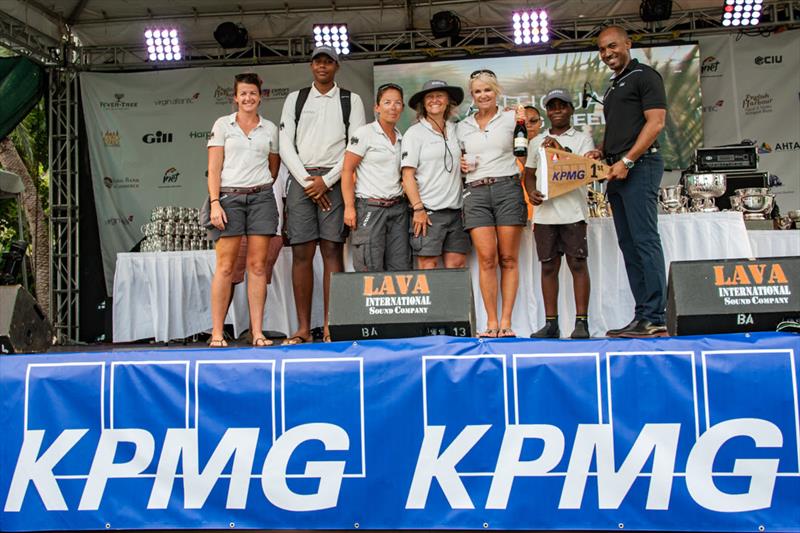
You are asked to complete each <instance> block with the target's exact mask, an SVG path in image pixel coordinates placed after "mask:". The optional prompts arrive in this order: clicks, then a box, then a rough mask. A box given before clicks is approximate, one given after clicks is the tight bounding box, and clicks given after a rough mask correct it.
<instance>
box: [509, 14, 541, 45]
mask: <svg viewBox="0 0 800 533" xmlns="http://www.w3.org/2000/svg"><path fill="white" fill-rule="evenodd" d="M511 27H512V31H513V35H514V44H516V45H517V46H520V45H530V44H540V43H546V42H548V41H549V40H550V28H549V19H548V17H547V12H546V11H545V10H544V9H525V10H520V11H514V12H512V13H511Z"/></svg>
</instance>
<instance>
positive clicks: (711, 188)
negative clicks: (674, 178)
mask: <svg viewBox="0 0 800 533" xmlns="http://www.w3.org/2000/svg"><path fill="white" fill-rule="evenodd" d="M684 185H685V187H686V194H684ZM684 185H673V186H671V187H662V188H661V189H660V190H659V204H660V205H661V209H663V211H664V213H667V214H674V213H711V212H716V211H719V208H718V207H717V206H716V205H715V203H714V198H719V197H720V196H722V195H723V194H725V190H726V187H727V179H726V177H725V174H718V173H707V174H687V175H686V176H684ZM728 199H729V200H730V204H731V211H740V212H742V213H743V214H744V219H745V220H766V219H767V218H769V215H770V213H771V212H772V208H773V205H774V201H775V195H774V194H771V193H770V190H769V188H767V187H748V188H745V189H736V194H735V195H733V196H729V197H728ZM687 204H689V205H687Z"/></svg>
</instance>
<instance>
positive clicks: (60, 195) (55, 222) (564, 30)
mask: <svg viewBox="0 0 800 533" xmlns="http://www.w3.org/2000/svg"><path fill="white" fill-rule="evenodd" d="M762 21H763V22H762V23H761V24H759V25H758V27H757V28H752V29H749V30H748V33H753V34H757V33H759V32H768V31H774V30H778V29H794V28H798V27H800V0H779V1H778V0H773V1H767V2H765V5H764V15H763V16H762ZM609 24H616V25H619V26H622V27H624V28H626V29H627V30H628V31H629V32H630V33H631V34H632V35H634V39H635V40H637V41H643V42H649V43H653V42H656V43H657V42H659V41H664V42H667V41H676V40H682V39H684V40H688V39H693V38H696V37H698V36H702V35H709V34H720V33H731V29H730V28H725V27H723V26H721V24H720V9H719V8H718V7H716V8H707V9H693V10H691V9H690V10H685V11H675V12H673V17H672V18H671V19H670V20H669V21H664V22H663V23H662V24H663V25H662V26H656V25H655V24H653V23H644V22H642V21H641V19H640V18H639V16H638V15H634V14H630V15H626V16H617V17H611V18H596V19H577V20H573V21H569V22H565V21H562V22H559V21H553V26H552V28H551V36H552V37H551V39H552V40H551V43H550V46H549V47H537V48H534V47H530V48H521V47H516V46H514V44H513V41H512V38H511V28H510V26H508V27H465V28H463V29H462V32H461V36H460V37H458V38H445V39H439V38H435V37H434V36H433V34H432V32H431V31H430V30H428V29H425V30H407V31H401V32H382V33H373V34H359V35H354V36H352V38H351V49H352V52H351V54H350V56H349V57H350V59H377V60H413V59H430V58H440V57H455V56H464V55H467V56H480V55H499V54H504V53H505V54H508V53H513V52H518V53H532V52H536V51H542V52H552V51H553V50H570V49H579V48H586V47H590V46H593V45H594V40H595V39H596V37H597V35H598V34H599V32H600V30H601V29H602V28H603V27H604V26H606V25H609ZM0 44H2V45H4V46H6V47H8V48H10V49H12V50H15V51H17V52H19V53H21V54H23V55H26V56H28V57H30V58H31V59H34V60H36V61H38V62H40V63H42V64H43V65H45V66H46V67H48V70H49V72H50V88H49V92H48V106H47V107H48V114H49V119H50V120H49V147H50V171H51V184H50V202H51V219H50V232H51V239H52V241H53V243H52V248H51V249H52V265H53V266H52V270H51V271H52V274H51V276H52V279H51V309H52V317H51V318H52V320H53V324H54V326H55V328H56V332H57V334H58V338H59V341H60V342H62V343H69V342H71V341H75V340H77V339H78V338H79V316H80V315H79V313H80V305H79V287H78V273H79V264H80V263H79V254H78V250H79V247H78V245H79V239H80V235H79V231H78V216H79V214H80V204H79V197H78V196H79V195H78V184H79V179H80V176H79V171H78V159H79V158H78V120H79V117H78V97H79V92H78V76H77V73H78V72H79V71H112V72H122V71H130V70H149V69H165V68H185V67H200V66H225V65H241V64H248V65H252V64H277V63H293V62H306V61H308V60H309V56H310V53H311V51H312V49H313V43H312V42H311V39H310V37H309V36H307V35H303V36H293V37H281V38H272V39H256V40H253V41H252V42H251V44H250V45H249V46H248V47H247V48H245V49H238V50H233V51H224V50H222V49H220V48H219V46H218V45H217V44H216V43H215V42H213V41H205V42H189V43H187V44H186V53H185V56H186V57H187V59H186V60H185V61H181V62H177V63H174V64H172V65H169V66H167V65H165V64H164V63H151V62H147V61H146V60H145V57H146V54H145V49H144V46H143V45H141V44H135V45H134V44H132V45H128V46H79V45H78V43H77V42H76V40H75V39H74V37H73V36H71V35H69V34H67V35H65V36H64V37H63V38H62V41H61V42H55V41H54V40H53V39H52V38H51V37H49V36H47V35H45V34H42V33H40V32H37V31H36V30H34V29H32V28H29V27H28V26H27V25H25V24H23V23H21V22H20V21H18V20H16V19H13V18H11V17H9V16H8V15H5V14H3V13H2V12H0Z"/></svg>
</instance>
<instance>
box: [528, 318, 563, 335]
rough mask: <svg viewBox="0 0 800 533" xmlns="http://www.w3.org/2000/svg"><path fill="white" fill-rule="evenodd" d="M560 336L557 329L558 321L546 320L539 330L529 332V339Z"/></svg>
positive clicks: (559, 331)
mask: <svg viewBox="0 0 800 533" xmlns="http://www.w3.org/2000/svg"><path fill="white" fill-rule="evenodd" d="M559 337H561V330H559V329H558V322H556V321H552V322H550V321H547V322H545V323H544V327H543V328H542V329H540V330H539V331H535V332H533V333H531V339H558V338H559Z"/></svg>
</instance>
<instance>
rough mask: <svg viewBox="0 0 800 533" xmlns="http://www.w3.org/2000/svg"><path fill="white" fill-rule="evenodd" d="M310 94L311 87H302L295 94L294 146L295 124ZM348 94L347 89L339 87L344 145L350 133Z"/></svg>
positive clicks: (295, 137)
mask: <svg viewBox="0 0 800 533" xmlns="http://www.w3.org/2000/svg"><path fill="white" fill-rule="evenodd" d="M309 93H311V87H304V88H302V89H300V92H299V93H298V94H297V101H296V102H295V103H294V144H295V146H297V124H298V123H299V122H300V113H302V112H303V106H305V105H306V100H308V95H309ZM350 94H351V92H350V91H348V90H347V89H342V88H341V87H339V103H341V104H342V119H343V120H344V139H345V143H346V142H347V139H348V138H349V133H350Z"/></svg>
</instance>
